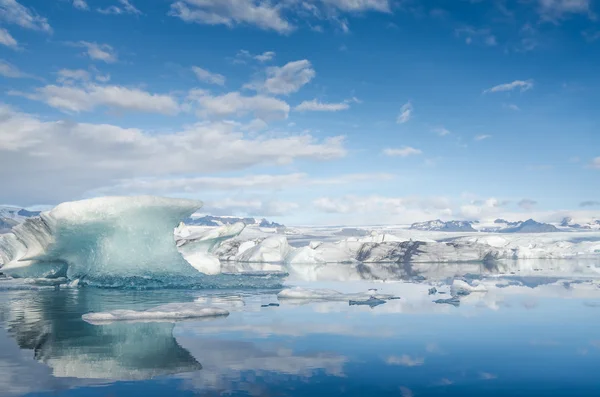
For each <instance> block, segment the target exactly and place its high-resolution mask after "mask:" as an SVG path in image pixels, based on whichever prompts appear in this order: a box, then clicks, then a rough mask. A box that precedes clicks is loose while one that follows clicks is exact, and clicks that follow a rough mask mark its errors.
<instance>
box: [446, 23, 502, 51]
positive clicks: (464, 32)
mask: <svg viewBox="0 0 600 397" xmlns="http://www.w3.org/2000/svg"><path fill="white" fill-rule="evenodd" d="M454 33H455V34H456V36H458V37H464V38H465V43H467V44H473V43H476V44H480V45H484V46H488V47H493V46H496V45H498V42H497V40H496V36H494V35H493V34H492V33H491V31H490V30H489V29H474V28H472V27H469V26H466V27H463V28H459V29H456V30H455V31H454Z"/></svg>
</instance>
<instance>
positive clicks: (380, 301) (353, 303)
mask: <svg viewBox="0 0 600 397" xmlns="http://www.w3.org/2000/svg"><path fill="white" fill-rule="evenodd" d="M384 303H385V301H384V300H383V299H378V298H376V297H374V296H370V297H369V299H364V300H352V299H351V300H350V301H349V302H348V304H349V305H350V306H370V307H375V306H379V305H383V304H384Z"/></svg>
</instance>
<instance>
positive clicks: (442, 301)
mask: <svg viewBox="0 0 600 397" xmlns="http://www.w3.org/2000/svg"><path fill="white" fill-rule="evenodd" d="M433 303H440V304H448V305H452V306H456V307H458V306H460V299H458V297H456V296H453V297H451V298H447V299H437V300H434V301H433Z"/></svg>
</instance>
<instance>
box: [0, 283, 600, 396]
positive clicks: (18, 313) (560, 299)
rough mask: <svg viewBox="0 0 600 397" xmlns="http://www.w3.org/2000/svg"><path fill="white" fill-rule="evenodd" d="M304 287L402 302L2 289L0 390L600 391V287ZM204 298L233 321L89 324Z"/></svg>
mask: <svg viewBox="0 0 600 397" xmlns="http://www.w3.org/2000/svg"><path fill="white" fill-rule="evenodd" d="M528 281H531V282H528ZM307 285H310V286H312V287H328V288H334V289H338V290H344V291H346V292H350V291H354V292H356V291H364V290H366V289H367V288H369V287H372V286H375V287H376V288H379V290H380V291H381V292H386V293H393V294H396V295H399V296H400V297H401V299H400V300H394V301H388V302H386V303H385V304H383V305H379V306H377V307H374V308H370V307H368V306H350V305H349V304H348V302H343V301H342V302H323V301H321V302H297V301H293V302H289V301H284V300H280V301H278V300H277V297H276V296H275V295H276V293H277V292H278V290H257V289H254V290H247V291H244V290H221V291H185V290H152V291H119V290H101V289H95V288H82V289H58V290H54V289H52V288H51V289H46V290H39V291H4V292H0V395H2V396H20V395H27V396H74V397H75V396H137V395H140V396H179V395H181V396H195V395H206V396H213V395H215V396H216V395H228V396H338V395H339V396H402V397H410V396H600V376H599V371H600V289H599V288H598V285H600V284H598V282H597V281H595V280H590V279H578V280H564V279H560V278H544V277H538V278H536V279H529V278H527V277H524V278H518V279H517V278H511V279H503V280H501V279H493V280H492V281H489V282H488V284H486V285H488V291H487V292H485V293H472V294H471V295H469V296H466V297H462V298H461V303H460V306H458V307H454V306H452V305H443V304H435V303H433V302H432V301H433V300H435V299H437V298H443V297H448V295H447V294H437V295H435V296H430V295H428V289H429V288H430V287H431V285H429V284H427V283H426V282H421V283H416V282H401V283H400V282H398V283H374V282H365V281H345V282H339V283H327V284H325V283H308V284H307ZM436 285H437V287H438V289H439V290H440V291H442V292H443V290H444V286H443V285H441V284H440V283H438V284H436ZM198 299H199V300H201V301H206V302H207V304H208V305H211V306H218V307H224V308H226V309H227V310H229V311H230V315H229V316H228V317H226V318H217V319H210V320H203V321H182V322H177V323H173V322H149V323H139V322H138V323H124V322H123V323H112V324H105V325H92V324H88V323H86V322H84V321H83V320H82V319H81V316H82V314H85V313H89V312H98V311H107V310H113V309H120V308H128V309H134V310H144V309H148V308H151V307H154V306H156V305H159V304H162V303H167V302H192V301H195V300H198ZM269 303H279V306H268V304H269ZM265 305H266V306H265ZM263 306H264V307H263Z"/></svg>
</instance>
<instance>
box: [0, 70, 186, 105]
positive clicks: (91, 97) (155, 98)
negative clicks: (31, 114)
mask: <svg viewBox="0 0 600 397" xmlns="http://www.w3.org/2000/svg"><path fill="white" fill-rule="evenodd" d="M71 74H72V72H71ZM79 77H81V76H79ZM9 93H10V94H13V95H21V96H25V97H26V98H29V99H32V100H38V101H42V102H45V103H46V104H48V105H49V106H52V107H54V108H57V109H60V110H63V111H69V112H83V111H91V110H94V109H95V108H97V107H99V106H107V107H111V108H116V109H122V110H129V111H140V112H148V113H160V114H166V115H173V114H176V113H178V112H179V105H178V103H177V101H176V100H175V99H174V98H173V97H171V96H169V95H163V94H152V93H149V92H147V91H143V90H140V89H137V88H127V87H123V86H117V85H97V84H84V85H83V86H81V87H73V86H65V85H62V86H57V85H54V84H50V85H47V86H44V87H41V88H37V89H36V91H35V93H32V94H28V93H21V92H9Z"/></svg>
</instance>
